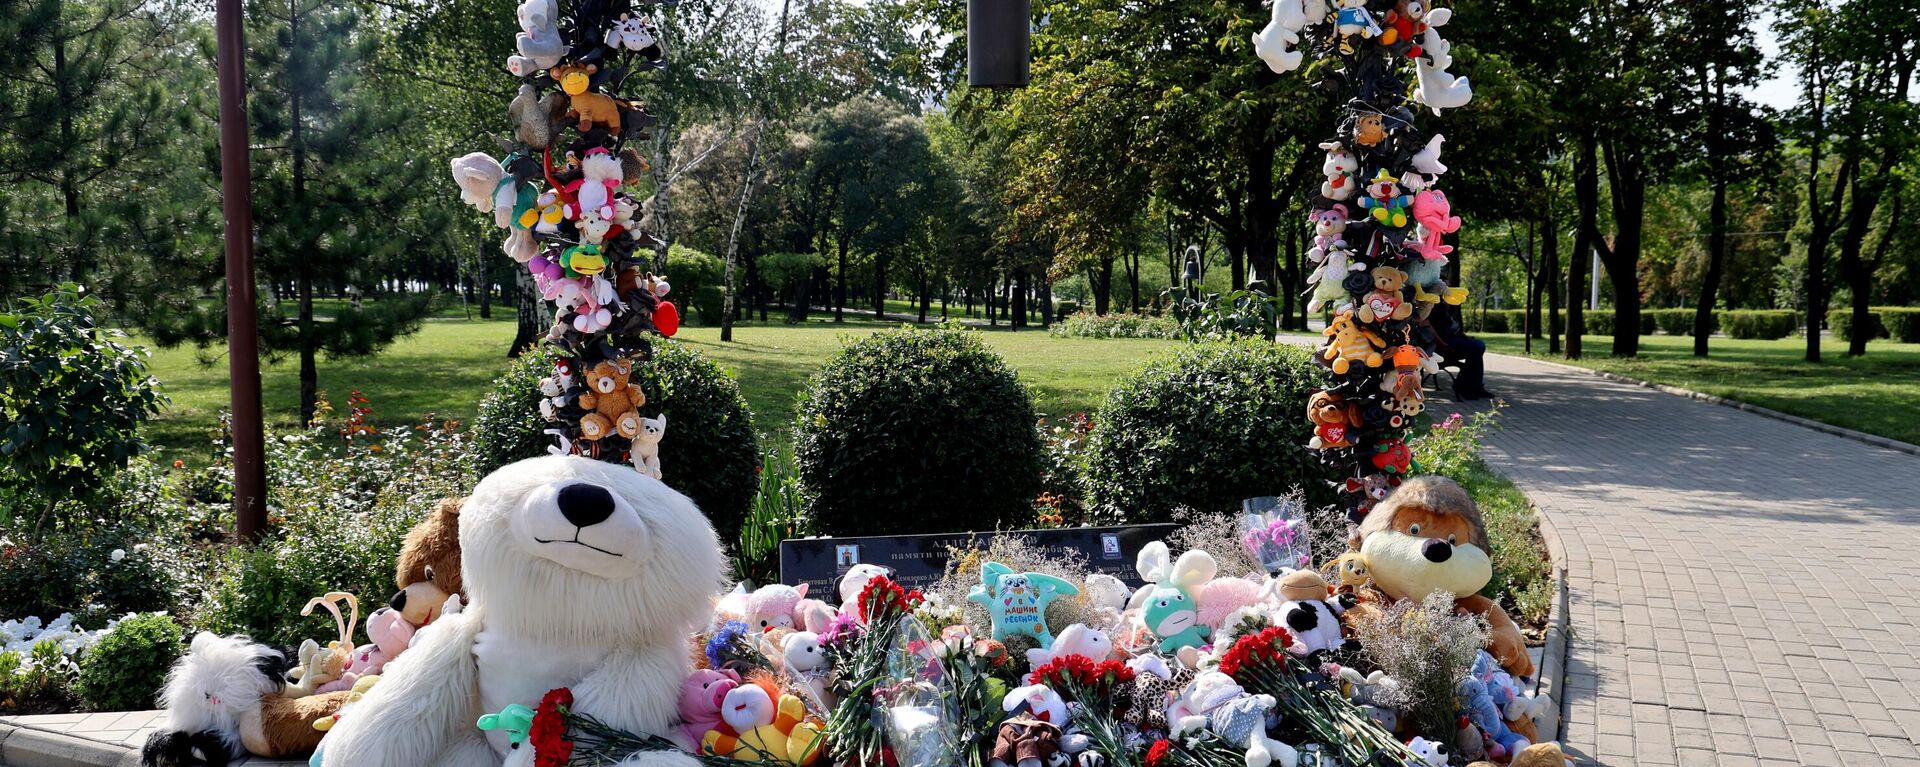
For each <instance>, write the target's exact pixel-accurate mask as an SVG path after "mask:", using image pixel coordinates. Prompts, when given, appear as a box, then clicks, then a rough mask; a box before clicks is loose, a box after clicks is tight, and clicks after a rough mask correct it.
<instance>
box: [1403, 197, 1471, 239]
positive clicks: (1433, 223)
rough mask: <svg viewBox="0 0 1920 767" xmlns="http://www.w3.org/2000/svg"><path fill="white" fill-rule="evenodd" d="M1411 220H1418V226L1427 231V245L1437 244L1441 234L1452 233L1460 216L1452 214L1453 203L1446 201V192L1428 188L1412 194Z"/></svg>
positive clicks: (1458, 226) (1457, 228)
mask: <svg viewBox="0 0 1920 767" xmlns="http://www.w3.org/2000/svg"><path fill="white" fill-rule="evenodd" d="M1413 220H1415V221H1418V222H1420V228H1421V229H1422V230H1423V231H1425V232H1426V233H1427V238H1426V242H1427V244H1428V245H1439V244H1440V236H1441V235H1444V234H1452V233H1453V232H1455V231H1458V230H1459V229H1460V217H1459V216H1456V215H1453V205H1452V204H1451V203H1449V202H1447V193H1446V192H1442V191H1440V190H1438V189H1428V190H1427V191H1424V192H1421V193H1419V194H1416V195H1414V196H1413Z"/></svg>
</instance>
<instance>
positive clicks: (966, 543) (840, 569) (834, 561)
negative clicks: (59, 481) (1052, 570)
mask: <svg viewBox="0 0 1920 767" xmlns="http://www.w3.org/2000/svg"><path fill="white" fill-rule="evenodd" d="M1176 529H1179V526H1177V525H1171V524H1163V525H1133V526H1130V527H1065V528H1056V529H1051V530H1008V531H1002V532H997V533H943V534H939V535H875V536H865V537H859V538H790V539H788V540H785V541H781V542H780V582H781V583H785V584H787V585H789V586H798V585H800V584H802V583H806V584H810V585H809V588H808V590H809V591H810V592H811V593H814V594H821V595H823V597H824V598H827V599H829V600H831V599H835V598H837V597H825V596H824V595H828V594H838V593H839V592H838V591H837V590H836V589H837V588H838V584H839V581H840V576H842V575H845V574H846V572H847V570H848V569H849V568H851V567H853V566H854V565H857V564H870V565H879V566H881V567H890V568H893V571H894V572H895V573H896V574H897V577H896V580H898V581H899V582H900V584H901V585H903V586H906V587H907V588H922V587H925V586H929V585H931V584H933V583H934V582H935V581H938V580H940V576H942V575H944V574H945V573H946V571H947V559H948V555H947V551H948V549H949V548H958V549H962V550H964V549H968V548H975V547H978V548H985V547H986V545H987V544H988V543H989V542H991V541H992V540H993V538H994V536H998V535H1017V536H1020V537H1023V538H1026V539H1028V540H1030V541H1032V542H1033V544H1034V545H1035V546H1039V547H1041V548H1043V549H1045V550H1046V551H1047V552H1049V553H1054V552H1060V551H1068V550H1072V551H1079V552H1080V553H1082V554H1084V555H1085V556H1086V558H1087V569H1088V571H1090V572H1099V573H1106V574H1108V575H1111V576H1113V577H1115V578H1119V579H1120V580H1122V581H1124V582H1126V584H1127V586H1129V587H1131V588H1139V587H1140V585H1141V581H1140V574H1139V573H1137V572H1134V569H1133V560H1134V557H1135V556H1136V555H1138V554H1139V553H1140V547H1142V546H1145V545H1147V544H1148V543H1152V542H1154V541H1158V540H1162V539H1164V538H1166V537H1167V536H1168V535H1171V534H1172V533H1173V531H1174V530H1176Z"/></svg>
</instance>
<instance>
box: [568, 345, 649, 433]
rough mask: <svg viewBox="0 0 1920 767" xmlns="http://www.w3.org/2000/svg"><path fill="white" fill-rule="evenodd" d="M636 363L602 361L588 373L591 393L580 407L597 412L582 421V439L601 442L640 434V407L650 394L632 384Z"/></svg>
mask: <svg viewBox="0 0 1920 767" xmlns="http://www.w3.org/2000/svg"><path fill="white" fill-rule="evenodd" d="M632 373H633V363H630V362H628V361H626V360H623V359H613V360H607V361H605V362H601V363H599V364H597V365H594V366H593V367H592V368H591V369H589V370H587V387H586V388H587V390H586V391H584V392H581V394H580V406H581V407H583V408H586V409H588V410H591V411H593V412H590V413H587V414H586V415H584V416H581V418H580V436H582V437H585V438H587V439H588V440H598V439H603V438H605V437H608V436H611V435H614V434H618V435H620V436H622V437H626V438H627V439H632V438H634V437H635V436H637V435H639V434H640V425H641V424H640V406H641V405H645V404H647V394H646V392H643V391H641V390H640V385H639V384H635V383H631V382H629V381H628V376H630V375H632Z"/></svg>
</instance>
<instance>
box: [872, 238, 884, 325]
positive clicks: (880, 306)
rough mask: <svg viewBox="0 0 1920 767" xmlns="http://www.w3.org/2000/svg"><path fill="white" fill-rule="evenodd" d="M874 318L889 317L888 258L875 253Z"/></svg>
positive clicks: (882, 319) (882, 318)
mask: <svg viewBox="0 0 1920 767" xmlns="http://www.w3.org/2000/svg"><path fill="white" fill-rule="evenodd" d="M873 318H874V319H876V320H881V321H885V320H886V319H887V258H886V256H884V255H882V254H880V253H875V254H873Z"/></svg>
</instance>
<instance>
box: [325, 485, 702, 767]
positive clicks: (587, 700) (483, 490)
mask: <svg viewBox="0 0 1920 767" xmlns="http://www.w3.org/2000/svg"><path fill="white" fill-rule="evenodd" d="M460 548H461V555H462V563H461V564H462V567H463V573H464V575H465V581H466V589H467V597H468V605H467V607H466V609H465V610H464V611H462V612H461V613H459V614H458V615H448V616H444V617H442V618H440V620H438V621H436V622H435V623H434V625H433V628H432V630H431V631H426V632H422V633H421V635H420V637H419V639H418V641H416V642H415V643H414V645H413V647H412V648H410V649H408V650H407V653H406V654H405V655H403V656H401V657H400V658H399V659H397V660H395V661H394V662H393V663H391V664H389V665H388V666H387V668H386V673H385V674H384V675H383V676H382V681H381V683H380V684H379V685H378V686H376V687H375V688H374V689H373V691H372V692H370V693H368V694H367V696H366V697H365V698H363V699H361V701H360V702H359V704H358V705H357V706H356V707H355V708H354V710H353V716H350V717H346V718H343V719H342V720H341V721H340V722H339V724H338V725H337V726H335V727H334V728H333V729H332V730H331V731H330V732H329V733H328V734H327V737H326V740H325V742H323V743H322V744H321V754H320V759H318V760H316V764H318V765H322V767H426V766H437V767H487V766H488V765H492V766H493V767H499V766H500V765H502V764H503V762H504V760H505V758H506V756H507V753H508V736H507V735H506V733H504V732H502V731H498V730H496V731H492V732H489V733H487V734H485V735H483V734H482V733H481V731H480V730H479V729H478V728H477V727H476V726H475V723H476V722H477V721H478V720H479V718H480V717H481V715H483V714H488V713H493V712H498V711H500V710H501V709H503V708H504V707H506V706H507V705H508V704H519V705H522V706H527V707H529V708H531V707H532V706H534V705H536V704H538V703H539V702H540V698H541V696H542V695H543V694H545V693H546V692H547V691H548V690H551V689H554V688H557V687H567V688H571V689H572V691H573V696H574V709H575V710H577V711H580V712H581V713H583V714H588V715H591V716H593V717H595V718H597V719H599V720H600V721H602V722H605V723H606V724H608V725H609V726H612V727H615V728H618V729H621V730H625V731H628V732H635V733H650V734H654V735H659V736H663V737H667V736H671V735H672V734H673V732H674V726H673V725H674V722H675V720H676V717H677V709H676V704H677V701H678V699H679V686H680V682H681V681H682V680H684V679H686V677H687V675H688V674H689V673H690V671H691V668H690V665H691V664H690V662H689V659H688V657H687V651H686V637H687V635H688V634H689V633H692V632H693V631H694V630H695V629H696V628H697V627H698V626H699V624H700V623H701V622H702V621H703V620H704V619H705V617H706V613H707V611H708V608H709V605H710V603H709V602H708V595H710V594H712V593H714V591H715V589H717V588H718V587H719V585H720V583H721V578H722V572H723V569H724V566H725V565H724V561H723V559H722V557H721V553H720V543H719V541H718V540H717V539H716V537H715V535H714V532H713V528H712V527H711V526H709V525H708V524H707V521H706V518H705V517H704V516H702V515H701V513H700V510H699V508H697V507H695V506H694V504H693V502H692V501H690V500H688V499H687V498H686V496H683V495H681V494H679V493H677V492H675V491H674V490H673V489H671V488H669V487H667V486H666V485H664V484H661V483H660V481H659V480H655V479H653V478H651V477H647V476H645V475H642V474H639V473H637V472H635V471H633V470H632V469H631V468H628V467H625V466H620V465H616V464H609V463H603V462H600V461H595V460H592V459H588V458H579V457H566V456H546V457H541V458H533V459H529V460H525V461H521V462H519V463H515V464H512V465H509V466H506V467H503V468H501V469H499V470H498V471H495V472H494V473H493V474H491V475H489V476H487V478H486V479H483V480H481V481H480V484H479V486H477V487H475V488H474V491H473V495H472V496H470V497H469V498H468V499H467V501H466V504H465V505H464V506H463V507H462V509H461V512H460ZM621 764H622V765H625V767H696V766H697V765H698V764H699V763H698V762H697V761H696V760H695V759H694V758H693V757H692V756H690V755H688V754H685V753H678V752H671V753H670V752H646V753H641V754H636V755H634V756H632V757H630V758H628V759H627V760H626V761H624V762H622V763H621Z"/></svg>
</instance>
